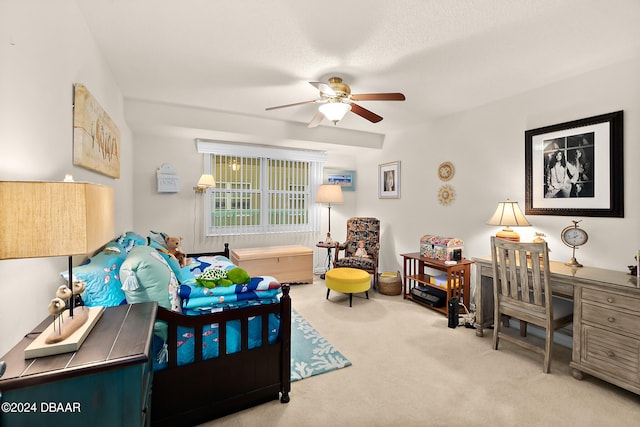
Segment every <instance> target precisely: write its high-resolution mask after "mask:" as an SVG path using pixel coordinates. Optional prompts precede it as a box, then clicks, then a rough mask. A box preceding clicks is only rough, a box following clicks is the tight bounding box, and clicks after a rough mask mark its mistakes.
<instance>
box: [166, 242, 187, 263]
mask: <svg viewBox="0 0 640 427" xmlns="http://www.w3.org/2000/svg"><path fill="white" fill-rule="evenodd" d="M164 243H165V245H166V247H167V250H168V251H169V254H171V255H172V256H173V257H174V258H175V259H176V260H178V263H179V264H180V267H184V266H186V265H189V264H191V258H187V254H185V253H184V252H182V248H181V246H182V237H170V236H167V237H165V238H164Z"/></svg>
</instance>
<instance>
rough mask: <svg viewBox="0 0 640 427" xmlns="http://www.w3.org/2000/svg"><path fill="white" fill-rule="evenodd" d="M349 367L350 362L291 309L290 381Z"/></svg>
mask: <svg viewBox="0 0 640 427" xmlns="http://www.w3.org/2000/svg"><path fill="white" fill-rule="evenodd" d="M347 366H351V362H349V360H347V358H346V357H344V356H343V355H342V353H340V352H339V351H338V350H337V349H336V348H335V347H334V346H333V345H331V343H330V342H328V341H327V340H326V339H324V337H322V335H320V333H318V331H316V330H315V328H314V327H313V326H311V324H310V323H309V322H307V320H306V319H305V318H304V317H302V316H300V314H298V312H297V311H295V310H294V309H293V308H291V381H292V382H293V381H298V380H302V379H304V378H309V377H312V376H314V375H320V374H324V373H325V372H330V371H335V370H336V369H340V368H346V367H347Z"/></svg>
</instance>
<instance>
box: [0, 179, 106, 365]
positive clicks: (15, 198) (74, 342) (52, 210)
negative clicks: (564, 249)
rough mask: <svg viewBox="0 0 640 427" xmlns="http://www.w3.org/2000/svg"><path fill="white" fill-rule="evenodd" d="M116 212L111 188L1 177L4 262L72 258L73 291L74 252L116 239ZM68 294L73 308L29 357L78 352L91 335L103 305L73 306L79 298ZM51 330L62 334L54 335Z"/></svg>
mask: <svg viewBox="0 0 640 427" xmlns="http://www.w3.org/2000/svg"><path fill="white" fill-rule="evenodd" d="M114 216H115V211H114V193H113V188H110V187H105V186H101V185H97V184H90V183H82V182H73V181H69V180H65V182H42V181H36V182H24V181H23V182H18V181H0V217H1V218H2V221H1V222H0V260H2V259H18V258H40V257H56V256H67V257H68V261H69V281H68V285H67V286H68V288H69V289H70V290H71V289H72V288H73V265H72V264H73V256H74V255H86V254H88V253H90V252H93V251H95V250H96V249H98V248H100V247H101V246H102V245H104V244H105V243H107V242H108V241H109V240H111V239H113V237H114ZM63 289H64V288H63ZM68 294H71V297H70V298H69V299H68V303H67V304H68V310H64V312H62V314H61V315H62V318H59V319H58V320H57V321H56V320H54V322H53V323H52V324H51V326H50V327H49V328H47V329H46V330H45V331H44V332H43V333H41V334H40V335H39V336H38V337H37V338H36V339H35V340H34V341H33V342H32V343H31V344H30V345H29V347H27V349H26V350H25V358H30V357H39V356H47V355H51V354H59V353H66V352H69V351H76V350H77V349H79V348H80V346H81V345H82V342H83V341H84V339H85V338H86V337H87V336H88V335H89V332H90V331H91V328H92V327H93V325H95V323H96V322H97V321H98V319H99V318H100V316H101V314H102V311H104V308H103V307H91V308H88V307H74V305H75V297H74V296H73V294H72V292H68ZM54 296H55V294H53V295H52V298H53V297H54ZM53 302H54V301H53V300H52V304H53ZM74 308H76V312H74ZM45 310H46V307H43V311H45ZM56 325H57V326H58V327H57V326H56ZM52 334H59V335H61V337H55V339H50V338H52V337H53V335H52ZM51 341H56V342H53V343H52V342H51Z"/></svg>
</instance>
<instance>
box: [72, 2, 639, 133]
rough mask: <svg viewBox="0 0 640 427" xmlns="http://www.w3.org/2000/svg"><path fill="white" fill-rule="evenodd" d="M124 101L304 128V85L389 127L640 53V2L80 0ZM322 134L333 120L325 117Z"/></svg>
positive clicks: (353, 123)
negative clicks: (337, 85) (342, 93)
mask: <svg viewBox="0 0 640 427" xmlns="http://www.w3.org/2000/svg"><path fill="white" fill-rule="evenodd" d="M77 2H78V4H79V6H80V9H81V11H82V13H83V14H84V16H85V18H86V21H87V23H88V26H89V28H90V31H91V32H92V34H93V35H94V36H95V39H96V41H97V43H98V45H99V46H100V48H101V49H102V52H103V54H104V56H105V58H106V61H107V62H108V64H109V66H110V67H111V69H112V70H113V72H114V74H115V78H116V80H117V82H118V84H119V86H120V87H121V89H122V91H123V94H124V96H125V97H127V98H132V99H142V100H151V101H158V102H163V103H171V104H178V105H188V106H196V107H202V108H207V109H212V110H220V111H228V112H235V113H241V114H246V115H249V116H254V117H267V118H273V119H280V120H287V121H298V122H303V123H307V122H308V121H310V120H311V118H312V117H313V115H314V112H315V108H316V107H315V106H314V105H313V104H311V105H304V106H299V107H291V108H286V109H279V110H274V111H265V108H266V107H270V106H275V105H281V104H288V103H294V102H300V101H306V100H312V99H316V98H317V95H318V92H317V90H316V89H315V88H313V87H312V86H311V85H309V84H308V82H309V81H318V80H320V81H326V80H327V78H328V77H330V76H332V75H336V76H339V77H342V78H343V79H344V80H345V82H346V83H348V84H350V86H351V89H352V91H353V92H354V93H370V92H403V93H404V94H405V95H406V97H407V100H406V101H405V102H388V101H369V102H360V104H361V105H362V106H363V107H365V108H368V109H370V110H372V111H373V112H375V113H377V114H379V115H381V116H383V117H384V120H383V121H382V122H380V123H378V124H372V123H369V122H368V121H366V120H364V119H362V118H360V117H358V116H356V115H354V114H349V115H348V116H347V117H346V118H345V119H344V120H343V121H341V122H340V123H339V124H338V127H342V128H346V129H354V130H363V131H368V132H375V133H386V132H388V131H391V130H395V129H398V128H402V127H405V126H411V125H415V124H417V123H422V122H425V121H427V120H429V119H431V118H433V117H438V116H442V115H446V114H450V113H454V112H457V111H462V110H465V109H469V108H473V107H476V106H479V105H483V104H486V103H488V102H491V101H494V100H497V99H501V98H505V97H509V96H513V95H516V94H518V93H522V92H526V91H529V90H531V89H534V88H536V87H539V86H542V85H546V84H549V83H552V82H554V81H558V80H562V79H565V78H568V77H571V76H573V75H577V74H580V73H583V72H586V71H589V70H592V69H597V68H601V67H604V66H606V65H609V64H613V63H617V62H621V61H624V60H626V59H630V58H633V57H637V56H640V24H639V23H640V0H608V1H606V2H605V1H602V0H341V1H336V0H324V1H319V2H318V1H314V2H311V1H304V0H269V1H264V0H234V1H214V0H180V1H175V0H77ZM323 125H326V126H333V125H332V124H330V123H327V122H326V121H325V122H324V123H323Z"/></svg>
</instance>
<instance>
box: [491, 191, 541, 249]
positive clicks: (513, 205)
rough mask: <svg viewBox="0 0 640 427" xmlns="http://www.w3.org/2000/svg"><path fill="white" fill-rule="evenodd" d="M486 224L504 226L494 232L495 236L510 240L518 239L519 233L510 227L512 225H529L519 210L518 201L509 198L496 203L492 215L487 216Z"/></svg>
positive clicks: (516, 240)
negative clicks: (496, 206) (496, 205)
mask: <svg viewBox="0 0 640 427" xmlns="http://www.w3.org/2000/svg"><path fill="white" fill-rule="evenodd" d="M487 224H489V225H499V226H503V227H505V228H503V229H502V230H500V231H498V233H496V237H498V238H500V239H505V240H511V241H512V242H519V241H520V235H519V234H518V233H516V232H515V231H514V230H513V229H512V228H511V227H512V226H514V227H526V226H530V225H531V224H529V221H527V219H526V218H525V217H524V214H523V213H522V211H521V210H520V207H519V206H518V202H512V201H511V200H509V199H507V200H505V201H504V202H500V203H498V208H497V209H496V211H495V212H494V214H493V216H492V217H491V218H489V221H487Z"/></svg>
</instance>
